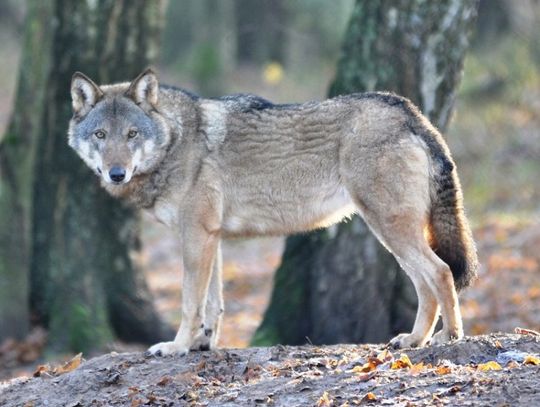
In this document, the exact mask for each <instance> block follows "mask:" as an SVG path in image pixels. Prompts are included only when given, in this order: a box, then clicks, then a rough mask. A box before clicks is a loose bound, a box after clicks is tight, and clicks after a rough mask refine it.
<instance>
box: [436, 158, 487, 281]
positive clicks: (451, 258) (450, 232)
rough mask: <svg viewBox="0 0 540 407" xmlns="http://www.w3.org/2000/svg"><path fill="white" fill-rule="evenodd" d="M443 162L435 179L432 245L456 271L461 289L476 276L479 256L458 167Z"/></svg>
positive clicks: (453, 272)
mask: <svg viewBox="0 0 540 407" xmlns="http://www.w3.org/2000/svg"><path fill="white" fill-rule="evenodd" d="M449 162H450V163H451V165H443V166H442V169H441V170H440V172H439V173H438V174H434V179H433V180H432V193H431V195H432V197H431V214H430V225H429V232H430V233H429V235H430V245H431V247H432V248H433V250H434V251H435V253H436V254H437V256H439V257H440V258H441V259H442V260H443V261H444V262H445V263H446V264H448V266H449V267H450V270H452V275H453V276H454V284H455V286H456V289H457V290H458V291H459V290H460V289H462V288H465V287H467V286H468V285H469V284H470V283H471V281H472V280H473V279H474V278H475V277H476V272H477V268H478V257H477V255H476V247H475V245H474V240H473V237H472V233H471V228H470V227H469V222H468V221H467V218H466V217H465V212H464V210H463V196H462V193H461V186H460V183H459V179H458V176H457V172H456V169H455V166H454V165H453V163H452V161H451V160H449Z"/></svg>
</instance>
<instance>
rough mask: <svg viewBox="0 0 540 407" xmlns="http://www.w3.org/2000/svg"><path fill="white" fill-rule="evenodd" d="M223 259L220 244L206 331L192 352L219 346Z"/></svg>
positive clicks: (194, 343) (213, 270) (201, 333)
mask: <svg viewBox="0 0 540 407" xmlns="http://www.w3.org/2000/svg"><path fill="white" fill-rule="evenodd" d="M221 259H222V257H221V243H218V247H217V250H216V257H215V259H214V264H213V267H212V277H211V278H210V287H209V288H208V298H207V300H206V313H205V316H204V329H203V330H202V331H201V332H199V334H198V335H197V337H196V338H195V340H194V341H193V343H192V344H191V350H209V349H213V348H215V347H216V346H217V342H218V339H219V333H220V328H221V319H222V317H223V311H224V305H223V283H222V260H221Z"/></svg>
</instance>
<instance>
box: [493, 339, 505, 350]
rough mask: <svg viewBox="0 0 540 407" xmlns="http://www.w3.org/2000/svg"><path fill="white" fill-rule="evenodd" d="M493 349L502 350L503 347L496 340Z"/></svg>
mask: <svg viewBox="0 0 540 407" xmlns="http://www.w3.org/2000/svg"><path fill="white" fill-rule="evenodd" d="M495 347H496V348H497V349H502V347H503V346H502V344H501V343H500V342H499V340H496V341H495Z"/></svg>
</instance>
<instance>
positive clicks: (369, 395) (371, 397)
mask: <svg viewBox="0 0 540 407" xmlns="http://www.w3.org/2000/svg"><path fill="white" fill-rule="evenodd" d="M362 401H365V402H368V403H370V402H372V401H377V396H376V395H375V394H373V393H372V392H369V393H366V394H365V396H364V397H362Z"/></svg>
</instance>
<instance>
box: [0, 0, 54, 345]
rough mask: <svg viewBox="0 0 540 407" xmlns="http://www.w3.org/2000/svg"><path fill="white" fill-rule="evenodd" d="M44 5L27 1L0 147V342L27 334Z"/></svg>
mask: <svg viewBox="0 0 540 407" xmlns="http://www.w3.org/2000/svg"><path fill="white" fill-rule="evenodd" d="M51 10H52V7H51V4H50V2H37V1H35V2H30V3H29V7H28V15H27V22H28V23H27V24H26V31H25V34H24V49H23V54H22V58H21V68H20V71H19V80H18V88H17V97H16V100H15V107H14V109H13V111H14V114H13V118H12V120H11V123H10V125H9V127H8V130H7V132H6V134H5V135H4V136H3V138H2V140H1V144H0V342H1V341H2V340H3V339H5V338H8V337H14V338H18V339H20V338H21V337H23V336H24V335H25V334H26V333H27V331H28V321H29V313H28V286H29V281H28V272H27V270H28V267H29V258H30V228H31V215H32V214H31V210H30V208H31V207H32V183H33V177H34V174H33V171H32V170H33V164H34V156H35V143H34V140H35V139H36V137H38V134H39V132H40V130H41V128H40V123H39V118H40V116H41V113H42V111H43V107H44V105H45V103H44V95H45V87H44V86H43V83H44V82H45V78H46V76H47V73H48V68H49V65H50V55H49V54H48V53H47V52H45V51H44V50H45V49H47V48H48V47H49V46H50V42H51V28H50V20H49V16H50V15H51V14H50V13H51Z"/></svg>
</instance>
